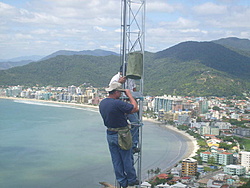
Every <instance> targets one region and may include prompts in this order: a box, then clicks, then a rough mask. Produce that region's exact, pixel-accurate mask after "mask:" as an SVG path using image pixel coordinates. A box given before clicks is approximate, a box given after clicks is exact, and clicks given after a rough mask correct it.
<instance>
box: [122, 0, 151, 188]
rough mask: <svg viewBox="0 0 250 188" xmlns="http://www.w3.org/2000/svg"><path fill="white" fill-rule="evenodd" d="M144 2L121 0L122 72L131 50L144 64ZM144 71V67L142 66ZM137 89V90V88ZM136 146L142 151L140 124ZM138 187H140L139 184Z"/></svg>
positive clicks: (137, 161) (140, 86) (137, 163)
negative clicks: (139, 56)
mask: <svg viewBox="0 0 250 188" xmlns="http://www.w3.org/2000/svg"><path fill="white" fill-rule="evenodd" d="M145 2H146V0H122V1H121V29H122V32H121V49H120V50H121V64H122V65H123V72H125V67H126V65H127V61H128V55H129V53H132V52H140V53H141V54H142V57H143V65H144V48H145ZM143 72H144V68H143ZM143 80H144V78H143V75H142V77H141V79H140V80H137V81H138V82H139V83H138V84H137V85H138V86H137V88H138V89H139V91H138V92H139V93H140V96H141V97H138V98H136V100H137V102H138V105H139V120H140V122H141V125H142V111H143V97H142V96H143ZM138 89H137V90H138ZM138 147H139V148H141V151H142V126H140V128H139V143H138ZM141 151H140V152H139V153H136V154H134V163H135V167H136V168H137V177H138V179H139V182H141V181H142V179H141V164H142V160H141V159H142V154H141ZM138 187H141V186H140V185H139V186H138Z"/></svg>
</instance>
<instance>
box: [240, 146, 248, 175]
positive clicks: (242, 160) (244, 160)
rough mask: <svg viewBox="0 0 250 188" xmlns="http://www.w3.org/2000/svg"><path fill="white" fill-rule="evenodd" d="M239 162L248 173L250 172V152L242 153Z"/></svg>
mask: <svg viewBox="0 0 250 188" xmlns="http://www.w3.org/2000/svg"><path fill="white" fill-rule="evenodd" d="M239 162H240V164H241V166H244V167H246V171H247V172H248V171H249V170H250V152H247V151H241V152H240V158H239Z"/></svg>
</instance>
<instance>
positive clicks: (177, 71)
mask: <svg viewBox="0 0 250 188" xmlns="http://www.w3.org/2000/svg"><path fill="white" fill-rule="evenodd" d="M241 51H242V50H241ZM243 51H244V50H243ZM119 66H120V57H119V56H116V55H110V56H91V55H71V56H56V57H53V58H50V59H47V60H43V61H39V62H33V63H30V64H28V65H25V66H22V67H14V68H11V69H8V70H2V71H0V85H18V84H19V85H31V86H32V85H36V84H39V85H53V86H68V85H76V86H79V85H81V84H83V83H90V84H91V85H93V86H94V87H106V86H107V85H108V83H109V80H110V79H111V77H112V76H113V75H114V74H116V73H117V72H118V70H119ZM249 70H250V58H249V57H248V56H245V55H242V53H238V51H237V50H235V49H230V48H228V47H225V46H222V45H220V44H216V43H214V42H183V43H180V44H177V45H175V46H173V47H171V48H168V49H166V50H163V51H160V52H157V53H150V52H146V53H145V72H144V76H145V77H144V78H145V80H144V94H148V95H163V94H175V95H189V96H190V95H192V96H211V95H215V96H231V95H241V94H242V92H245V91H248V92H249V88H250V87H249V86H250V71H249Z"/></svg>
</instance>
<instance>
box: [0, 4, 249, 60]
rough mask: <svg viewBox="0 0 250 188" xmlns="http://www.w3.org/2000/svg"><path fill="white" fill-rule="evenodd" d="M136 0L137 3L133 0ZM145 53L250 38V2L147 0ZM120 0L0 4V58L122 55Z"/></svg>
mask: <svg viewBox="0 0 250 188" xmlns="http://www.w3.org/2000/svg"><path fill="white" fill-rule="evenodd" d="M132 1H140V0H132ZM145 2H146V11H145V18H146V19H145V50H146V51H149V52H158V51H161V50H164V49H167V48H169V47H172V46H174V45H176V44H179V43H181V42H185V41H212V40H217V39H221V38H226V37H238V38H242V39H250V21H249V18H250V1H249V0H145ZM120 45H121V0H0V59H11V58H16V57H20V56H32V55H39V56H47V55H50V54H52V53H54V52H56V51H58V50H72V51H82V50H95V49H103V50H108V51H113V52H117V53H119V52H120Z"/></svg>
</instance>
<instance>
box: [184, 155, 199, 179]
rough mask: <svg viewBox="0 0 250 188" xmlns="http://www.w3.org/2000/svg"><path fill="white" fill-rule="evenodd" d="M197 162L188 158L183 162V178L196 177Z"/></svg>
mask: <svg viewBox="0 0 250 188" xmlns="http://www.w3.org/2000/svg"><path fill="white" fill-rule="evenodd" d="M197 164H198V163H197V160H195V159H193V158H187V159H184V160H183V161H182V176H195V175H196V172H197Z"/></svg>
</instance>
